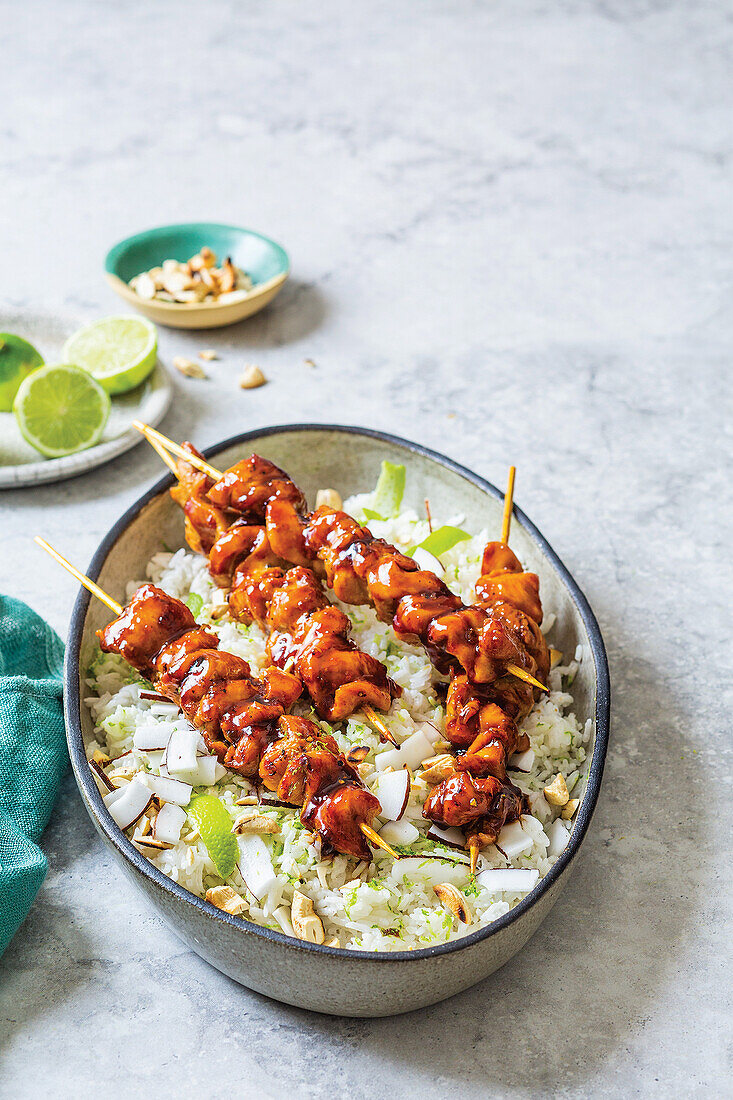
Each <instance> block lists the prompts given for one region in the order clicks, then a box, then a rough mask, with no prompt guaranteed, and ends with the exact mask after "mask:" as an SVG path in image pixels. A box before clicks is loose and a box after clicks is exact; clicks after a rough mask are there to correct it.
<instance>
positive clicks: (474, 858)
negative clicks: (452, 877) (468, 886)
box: [468, 837, 480, 875]
mask: <svg viewBox="0 0 733 1100" xmlns="http://www.w3.org/2000/svg"><path fill="white" fill-rule="evenodd" d="M468 850H469V852H470V853H471V874H472V875H475V874H476V868H477V867H478V854H479V851H480V849H479V843H478V841H477V840H476V838H475V837H472V838H471V840H470V842H469V845H468Z"/></svg>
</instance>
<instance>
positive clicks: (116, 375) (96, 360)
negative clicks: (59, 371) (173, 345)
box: [62, 316, 158, 394]
mask: <svg viewBox="0 0 733 1100" xmlns="http://www.w3.org/2000/svg"><path fill="white" fill-rule="evenodd" d="M62 355H63V360H64V362H65V363H74V364H75V365H76V366H77V367H82V368H83V369H84V370H86V371H89V373H90V374H91V375H93V377H94V378H96V379H97V381H98V382H99V384H100V385H101V386H104V388H105V389H106V391H107V393H111V394H115V393H127V391H128V390H133V389H134V388H135V386H139V385H140V383H141V382H143V381H144V380H145V379H146V378H147V377H148V375H149V374H150V372H151V371H152V369H153V367H154V366H155V361H156V359H157V356H158V334H157V331H156V328H155V325H153V324H151V322H150V321H147V320H146V319H145V318H144V317H133V316H129V317H103V318H102V319H101V321H92V323H91V324H90V325H85V326H84V328H80V329H79V331H78V332H75V333H74V335H73V336H70V337H69V339H68V340H67V341H66V343H65V344H64V350H63V353H62Z"/></svg>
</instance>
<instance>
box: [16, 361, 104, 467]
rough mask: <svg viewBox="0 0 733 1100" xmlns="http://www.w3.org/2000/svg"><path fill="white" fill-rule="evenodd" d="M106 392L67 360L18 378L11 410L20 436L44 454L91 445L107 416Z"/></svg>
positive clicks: (70, 451) (56, 454)
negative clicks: (20, 379) (18, 384)
mask: <svg viewBox="0 0 733 1100" xmlns="http://www.w3.org/2000/svg"><path fill="white" fill-rule="evenodd" d="M109 410H110V400H109V395H108V394H107V393H106V392H105V391H104V390H103V389H102V387H101V386H100V385H99V383H98V382H95V380H94V379H93V378H92V377H91V376H90V375H89V374H87V372H86V371H84V370H81V368H80V367H74V366H71V365H69V364H68V363H63V364H61V365H60V366H50V367H40V368H39V369H38V370H36V371H34V372H33V374H30V375H29V376H28V377H27V378H26V379H24V381H23V382H21V384H20V387H19V389H18V392H17V393H16V395H15V400H14V402H13V412H14V413H15V419H16V420H17V422H18V427H19V428H20V430H21V433H22V435H23V437H24V438H25V439H26V440H27V441H28V443H30V445H31V446H32V447H35V449H36V450H37V451H40V452H41V454H42V455H45V456H46V457H47V458H61V457H63V456H64V455H70V454H74V453H75V452H76V451H83V450H85V448H87V447H93V446H94V444H95V443H98V442H99V439H100V437H101V435H102V432H103V431H104V426H105V424H106V423H107V417H108V416H109Z"/></svg>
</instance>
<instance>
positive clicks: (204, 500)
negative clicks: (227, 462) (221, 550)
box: [170, 442, 229, 554]
mask: <svg viewBox="0 0 733 1100" xmlns="http://www.w3.org/2000/svg"><path fill="white" fill-rule="evenodd" d="M183 447H184V449H185V450H187V451H190V453H191V454H192V455H196V456H197V457H198V458H203V455H202V454H201V452H200V451H197V450H196V448H195V447H194V445H193V443H188V442H186V443H184V444H183ZM176 473H177V477H178V482H177V484H176V485H174V486H173V488H172V489H171V491H170V492H171V496H172V497H173V499H174V500H175V502H176V504H178V505H180V507H181V508H182V509H183V514H184V516H185V527H186V542H187V543H188V545H189V546H190V547H191V549H192V550H194V551H195V552H196V553H197V554H208V552H209V550H210V549H211V547H212V546H213V544H214V543H215V542H216V540H217V539H218V538H219V536H220V535H222V534H223V533H224V531H226V529H227V527H228V526H229V520H228V519H227V518H226V516H225V515H224V513H223V511H222V510H221V508H217V507H216V506H215V505H214V504H212V503H211V501H210V500H209V499H208V496H207V493H208V490H209V489H210V488H211V486H212V485H213V481H212V479H211V478H210V477H207V476H206V474H203V473H201V471H200V470H197V469H196V468H195V467H194V466H192V465H191V463H190V462H186V461H185V459H182V458H179V459H178V461H177V462H176Z"/></svg>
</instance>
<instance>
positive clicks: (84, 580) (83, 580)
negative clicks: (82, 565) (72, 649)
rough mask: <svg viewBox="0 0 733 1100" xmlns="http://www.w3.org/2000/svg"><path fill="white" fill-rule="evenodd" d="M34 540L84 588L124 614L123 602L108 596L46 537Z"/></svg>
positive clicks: (109, 606) (37, 537)
mask: <svg viewBox="0 0 733 1100" xmlns="http://www.w3.org/2000/svg"><path fill="white" fill-rule="evenodd" d="M33 541H34V542H36V543H38V545H39V546H40V547H42V548H43V549H44V550H45V551H46V553H47V554H50V555H51V557H52V558H55V559H56V561H57V562H58V563H59V565H63V567H64V569H66V570H68V572H69V573H71V575H72V577H76V579H77V580H78V581H79V584H81V585H83V586H84V588H86V589H87V590H88V591H89V592H91V593H92V595H93V596H96V597H97V599H99V600H101V601H102V603H104V604H106V605H107V607H108V608H109V609H110V611H114V613H115V615H120V614H122V604H119V603H117V600H113V599H112V597H111V596H108V595H107V593H106V592H105V591H104V589H103V588H100V587H99V585H98V584H95V583H94V581H93V580H90V578H89V577H86V576H85V575H84V574H83V573H80V572H79V570H78V569H76V568H75V567H74V566H73V565H72V564H71V562H70V561H67V560H66V558H64V557H63V556H62V555H61V554H59V552H58V550H54V548H53V546H51V545H50V543H48V542H46V540H45V539H42V538H41V536H40V535H36V536H35V537H34V539H33Z"/></svg>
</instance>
